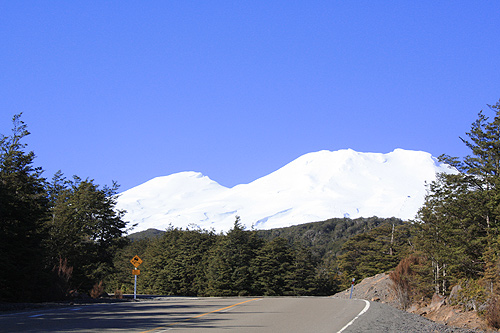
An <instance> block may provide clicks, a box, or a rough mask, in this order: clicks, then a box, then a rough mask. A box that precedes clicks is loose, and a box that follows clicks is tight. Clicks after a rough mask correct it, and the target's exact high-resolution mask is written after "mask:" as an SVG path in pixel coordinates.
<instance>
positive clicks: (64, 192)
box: [48, 173, 126, 291]
mask: <svg viewBox="0 0 500 333" xmlns="http://www.w3.org/2000/svg"><path fill="white" fill-rule="evenodd" d="M54 180H55V181H54V182H53V184H55V185H52V187H51V198H52V201H53V202H52V205H53V207H52V209H51V213H52V217H51V219H50V220H49V222H48V228H49V233H50V239H49V241H48V247H49V250H50V254H51V260H52V262H54V264H55V263H56V262H57V261H58V260H59V259H60V258H62V259H67V260H68V265H70V266H73V268H74V270H73V279H72V283H73V286H74V287H75V288H77V289H79V290H81V291H88V290H90V289H91V288H92V286H93V285H94V284H95V283H96V282H98V281H100V280H103V279H104V278H105V277H106V275H108V274H110V273H111V272H112V269H113V254H114V252H115V251H116V250H117V249H118V248H120V247H122V246H123V245H124V244H125V243H124V239H123V238H122V236H123V233H124V232H125V228H126V222H124V221H123V220H122V216H123V214H124V212H122V211H116V210H115V205H116V198H117V189H118V185H117V184H116V183H113V186H112V187H111V188H110V187H107V186H104V187H103V188H100V187H99V186H98V185H96V184H94V182H93V180H88V179H86V180H82V179H80V178H79V177H77V176H74V177H73V180H72V181H63V178H62V174H60V173H58V174H56V177H55V178H54Z"/></svg>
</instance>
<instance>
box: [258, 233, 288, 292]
mask: <svg viewBox="0 0 500 333" xmlns="http://www.w3.org/2000/svg"><path fill="white" fill-rule="evenodd" d="M293 259H294V258H293V253H292V249H291V248H290V246H289V245H288V241H287V240H286V239H284V238H280V237H277V238H274V239H273V240H271V241H269V242H266V243H265V244H264V245H263V246H262V247H261V248H260V249H258V250H257V253H256V256H255V258H254V259H253V260H252V262H251V267H250V272H251V275H252V277H253V280H254V281H253V287H252V290H253V293H254V294H256V295H265V296H277V295H284V294H285V292H289V291H290V290H287V289H288V287H289V286H287V285H286V280H287V278H288V276H287V275H288V274H289V272H290V271H291V269H292V267H293V264H294V260H293Z"/></svg>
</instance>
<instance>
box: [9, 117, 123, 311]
mask: <svg viewBox="0 0 500 333" xmlns="http://www.w3.org/2000/svg"><path fill="white" fill-rule="evenodd" d="M12 123H13V127H12V132H11V134H10V135H9V136H5V135H1V136H0V253H1V254H2V260H1V262H2V274H0V285H1V286H2V287H1V288H0V301H42V300H54V299H61V298H64V297H67V296H69V293H70V292H71V291H77V290H80V291H86V292H88V291H89V290H90V289H92V288H93V286H94V285H95V284H96V283H97V282H98V281H102V280H103V279H105V277H106V276H108V275H109V274H111V272H112V271H113V270H114V266H113V260H112V259H113V256H114V254H115V252H116V250H117V249H118V248H121V247H123V246H124V245H125V244H126V240H125V238H123V235H124V232H125V230H126V223H125V222H124V221H123V220H122V216H123V212H120V211H117V210H115V204H116V198H117V189H118V186H117V184H116V183H113V185H112V186H111V187H108V186H104V187H101V186H99V185H97V184H95V183H94V181H93V180H91V179H82V178H80V177H77V176H74V177H73V178H72V179H66V178H65V177H64V175H63V174H62V172H57V173H56V174H55V175H54V177H53V178H52V179H51V180H50V181H49V180H47V179H45V178H44V177H43V176H42V173H43V170H42V168H41V167H35V166H34V165H33V162H34V159H35V154H34V153H33V152H32V151H26V144H25V143H24V141H23V140H24V139H25V138H26V136H28V135H29V134H30V133H29V131H28V129H27V126H26V124H25V123H24V122H23V121H22V120H21V114H18V115H15V116H14V117H13V119H12Z"/></svg>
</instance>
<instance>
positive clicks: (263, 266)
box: [108, 217, 409, 296]
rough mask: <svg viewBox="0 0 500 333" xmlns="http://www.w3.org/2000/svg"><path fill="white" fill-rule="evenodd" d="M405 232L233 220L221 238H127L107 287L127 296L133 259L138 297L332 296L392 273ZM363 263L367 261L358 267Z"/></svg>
mask: <svg viewBox="0 0 500 333" xmlns="http://www.w3.org/2000/svg"><path fill="white" fill-rule="evenodd" d="M408 225H409V224H408V223H404V222H403V221H401V220H399V219H396V218H391V219H382V218H377V217H372V218H359V219H354V220H352V219H347V218H342V219H340V218H339V219H330V220H327V221H323V222H314V223H306V224H302V225H298V226H292V227H286V228H279V229H273V230H245V227H244V226H243V224H242V222H241V221H240V219H239V217H236V220H235V224H234V226H233V228H232V229H231V230H229V231H228V232H227V233H220V234H216V233H215V232H213V231H207V230H201V229H194V230H181V229H178V228H174V227H171V228H169V229H167V230H166V231H163V232H160V231H158V230H154V229H149V230H146V231H143V232H140V233H137V234H132V235H130V237H129V239H132V240H133V241H132V242H131V243H130V244H129V245H128V246H126V247H125V248H123V249H122V250H120V251H118V253H117V255H116V258H115V264H116V267H117V268H118V269H117V273H116V275H114V276H112V277H111V279H110V280H109V281H108V285H110V286H113V287H112V288H111V289H113V288H116V289H118V290H121V291H124V292H131V291H132V290H133V284H132V280H131V277H130V269H131V266H130V263H128V260H130V258H132V256H134V255H136V254H137V255H139V257H141V258H143V259H144V264H142V265H141V269H142V271H143V272H144V273H141V277H140V279H141V281H140V283H139V284H138V288H139V290H140V292H144V293H153V294H168V295H186V296H194V295H198V296H201V295H203V296H220V295H223V296H237V295H331V294H334V293H336V292H337V291H339V290H340V289H341V288H344V287H346V286H348V285H349V283H350V281H351V279H352V278H356V279H362V278H364V277H368V276H371V275H372V274H373V273H374V272H375V274H376V273H379V272H383V271H386V270H388V269H390V268H393V267H395V266H396V265H397V263H398V262H399V260H400V259H401V258H402V257H403V255H404V253H405V252H404V251H401V246H400V244H401V243H404V242H406V239H403V237H407V235H406V234H404V233H402V232H401V230H402V229H404V228H405V227H408ZM362 234H363V235H367V236H366V237H369V239H370V242H369V243H370V244H369V247H364V248H363V249H362V251H359V250H360V248H359V246H358V245H356V244H355V245H354V246H353V243H352V242H349V241H348V240H349V239H350V237H352V236H355V237H359V236H360V235H362ZM346 242H347V243H346ZM344 243H345V245H344ZM360 243H362V242H361V241H360ZM342 253H346V254H348V255H340V254H342ZM339 255H340V256H339ZM368 256H371V258H370V261H367V263H366V264H365V265H359V262H361V261H363V260H364V258H367V257H368ZM373 258H376V260H373ZM127 263H128V264H127ZM339 267H342V268H339Z"/></svg>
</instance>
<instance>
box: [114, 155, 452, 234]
mask: <svg viewBox="0 0 500 333" xmlns="http://www.w3.org/2000/svg"><path fill="white" fill-rule="evenodd" d="M437 172H453V173H456V172H457V171H456V170H454V169H453V168H451V167H450V166H448V165H446V164H444V163H440V162H439V161H438V160H437V159H436V158H435V157H433V156H432V155H431V154H429V153H427V152H423V151H412V150H404V149H399V148H398V149H395V150H394V151H392V152H390V153H386V154H382V153H360V152H356V151H354V150H352V149H343V150H338V151H328V150H321V151H318V152H312V153H307V154H305V155H302V156H300V157H298V158H297V159H295V160H293V161H292V162H290V163H288V164H286V165H285V166H283V167H281V168H279V169H278V170H276V171H274V172H272V173H270V174H268V175H266V176H263V177H261V178H259V179H256V180H254V181H252V182H250V183H248V184H238V185H235V186H234V187H232V188H227V187H224V186H222V185H220V184H218V183H217V182H216V181H214V180H212V179H210V178H209V177H208V176H205V175H203V174H202V173H200V172H194V171H184V172H179V173H175V174H172V175H168V176H162V177H156V178H153V179H151V180H149V181H147V182H145V183H143V184H141V185H139V186H136V187H134V188H132V189H130V190H127V191H125V192H123V193H121V194H120V196H119V198H118V201H117V208H118V209H125V210H127V213H126V214H125V216H124V219H125V220H126V221H130V222H132V223H137V224H138V227H137V229H135V230H133V231H134V232H136V231H141V230H146V229H148V228H155V229H166V228H167V227H168V226H169V225H173V226H175V227H184V228H186V227H188V226H189V227H196V228H197V227H199V228H203V229H212V228H213V229H215V230H216V231H227V230H229V229H230V228H231V227H232V225H233V224H234V220H235V216H236V215H238V216H240V217H241V219H242V222H243V224H245V225H247V226H248V225H251V226H253V227H254V228H256V229H271V228H278V227H286V226H290V225H296V224H301V223H306V222H314V221H322V220H326V219H329V218H334V217H350V218H357V217H370V216H378V217H397V218H401V219H404V220H408V219H411V218H414V216H415V214H416V212H417V210H418V208H420V206H421V205H422V204H423V202H424V197H425V193H426V188H425V184H426V183H429V182H431V181H433V180H435V175H436V173H437Z"/></svg>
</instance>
